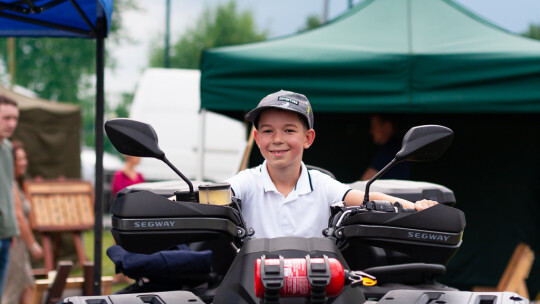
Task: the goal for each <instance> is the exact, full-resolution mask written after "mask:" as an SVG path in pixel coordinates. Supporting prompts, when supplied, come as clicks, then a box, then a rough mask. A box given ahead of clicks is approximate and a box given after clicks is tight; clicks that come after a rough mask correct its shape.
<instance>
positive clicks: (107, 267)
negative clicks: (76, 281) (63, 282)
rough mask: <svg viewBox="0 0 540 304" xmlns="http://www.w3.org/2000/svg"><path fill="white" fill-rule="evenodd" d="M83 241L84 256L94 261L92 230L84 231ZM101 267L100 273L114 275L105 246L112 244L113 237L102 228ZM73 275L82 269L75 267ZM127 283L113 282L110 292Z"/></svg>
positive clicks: (112, 264)
mask: <svg viewBox="0 0 540 304" xmlns="http://www.w3.org/2000/svg"><path fill="white" fill-rule="evenodd" d="M82 238H83V243H84V250H85V252H86V257H87V258H88V260H89V261H94V231H93V230H89V231H85V232H84V233H83V236H82ZM102 244H103V246H102V256H101V260H102V268H101V275H102V276H114V274H115V272H114V263H113V262H112V261H111V259H109V257H108V256H107V253H106V251H107V248H109V247H111V246H112V245H114V239H113V237H112V234H111V232H110V230H108V229H104V230H103V239H102ZM73 275H82V270H81V269H80V268H77V269H75V270H74V272H73ZM127 285H129V283H114V284H113V286H112V292H115V291H117V290H120V289H122V288H124V287H126V286H127Z"/></svg>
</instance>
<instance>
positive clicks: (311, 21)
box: [299, 15, 322, 32]
mask: <svg viewBox="0 0 540 304" xmlns="http://www.w3.org/2000/svg"><path fill="white" fill-rule="evenodd" d="M321 25H322V21H321V18H320V17H319V15H310V16H308V18H307V20H306V25H305V26H304V27H303V28H301V29H300V30H299V31H300V32H302V31H307V30H312V29H314V28H317V27H319V26H321Z"/></svg>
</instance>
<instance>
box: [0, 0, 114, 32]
mask: <svg viewBox="0 0 540 304" xmlns="http://www.w3.org/2000/svg"><path fill="white" fill-rule="evenodd" d="M112 12H113V0H75V1H67V0H32V1H30V0H29V1H24V2H23V1H20V0H0V36H6V37H73V38H75V37H77V38H96V37H97V36H98V33H97V23H98V20H106V27H107V28H106V30H105V31H104V33H105V36H106V34H107V33H108V32H109V28H110V24H111V16H112Z"/></svg>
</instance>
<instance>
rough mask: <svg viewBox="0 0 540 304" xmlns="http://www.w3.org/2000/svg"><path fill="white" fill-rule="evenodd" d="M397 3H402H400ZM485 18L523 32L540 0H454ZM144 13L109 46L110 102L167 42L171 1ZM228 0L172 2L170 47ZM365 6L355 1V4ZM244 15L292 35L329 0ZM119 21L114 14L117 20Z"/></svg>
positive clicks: (256, 7)
mask: <svg viewBox="0 0 540 304" xmlns="http://www.w3.org/2000/svg"><path fill="white" fill-rule="evenodd" d="M327 1H328V7H327V8H328V9H327V16H328V20H332V19H334V18H336V17H338V16H340V15H341V14H343V13H344V12H345V11H346V10H347V8H348V5H349V0H327ZM396 1H397V0H396ZM454 1H456V2H457V3H459V4H460V5H462V6H464V7H465V8H467V9H469V10H470V11H472V12H474V13H475V14H477V15H479V16H480V17H482V18H484V19H486V20H488V21H490V22H492V23H494V24H495V25H498V26H500V27H502V28H504V29H506V30H508V31H510V32H514V33H522V32H525V31H527V30H528V28H529V25H530V24H531V23H533V24H540V0H512V1H509V0H454ZM135 2H137V4H138V6H139V7H140V9H139V10H136V11H129V12H127V13H124V14H123V15H122V19H123V22H122V27H123V31H124V33H125V34H127V36H129V37H130V38H131V40H133V42H123V43H121V44H120V45H114V46H112V45H111V46H110V47H108V48H107V50H108V52H109V53H110V54H111V55H112V57H113V58H114V60H115V62H116V68H115V70H110V69H107V70H106V74H105V90H106V93H107V99H108V102H112V103H114V101H115V100H118V98H117V97H118V95H119V94H120V93H122V92H134V91H135V89H136V85H137V81H138V80H139V77H140V76H141V74H142V72H143V70H144V69H145V68H146V67H147V64H148V58H149V50H150V46H151V44H152V43H156V41H157V43H164V42H162V40H163V39H159V37H163V33H164V32H165V20H166V19H165V7H166V5H165V3H166V0H135ZM226 2H228V0H198V1H193V0H170V3H171V15H170V16H171V18H170V20H171V21H170V37H171V38H170V43H171V45H172V44H174V42H176V41H177V40H178V37H181V35H182V34H183V33H184V32H185V31H186V29H188V28H191V27H193V26H194V25H195V23H196V20H197V19H198V17H199V16H200V14H201V13H202V11H203V10H204V8H205V7H215V6H217V5H219V4H222V3H226ZM360 2H362V0H354V1H353V4H357V3H360ZM236 3H237V6H238V9H239V11H245V10H250V11H252V12H253V15H254V17H255V20H256V23H257V27H258V29H259V30H267V31H268V32H269V37H270V38H274V37H281V36H286V35H290V34H293V33H295V32H297V31H298V30H299V29H300V28H302V27H303V26H304V25H305V22H306V19H307V17H308V16H310V15H313V14H317V15H319V16H322V15H323V11H324V8H325V7H324V6H325V5H324V3H325V1H324V0H236ZM113 18H114V16H113Z"/></svg>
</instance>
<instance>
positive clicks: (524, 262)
mask: <svg viewBox="0 0 540 304" xmlns="http://www.w3.org/2000/svg"><path fill="white" fill-rule="evenodd" d="M533 262H534V252H533V251H532V250H531V248H530V247H529V245H527V244H525V243H519V244H518V245H517V246H516V249H515V250H514V253H513V254H512V257H511V258H510V262H508V264H507V265H506V268H505V269H504V272H503V275H502V277H501V279H500V280H499V284H497V287H484V286H475V287H473V291H511V292H515V293H517V294H519V295H521V296H523V297H525V298H527V299H528V298H529V292H528V290H527V284H526V283H525V280H526V279H527V278H528V277H529V272H530V271H531V267H532V264H533Z"/></svg>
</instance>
